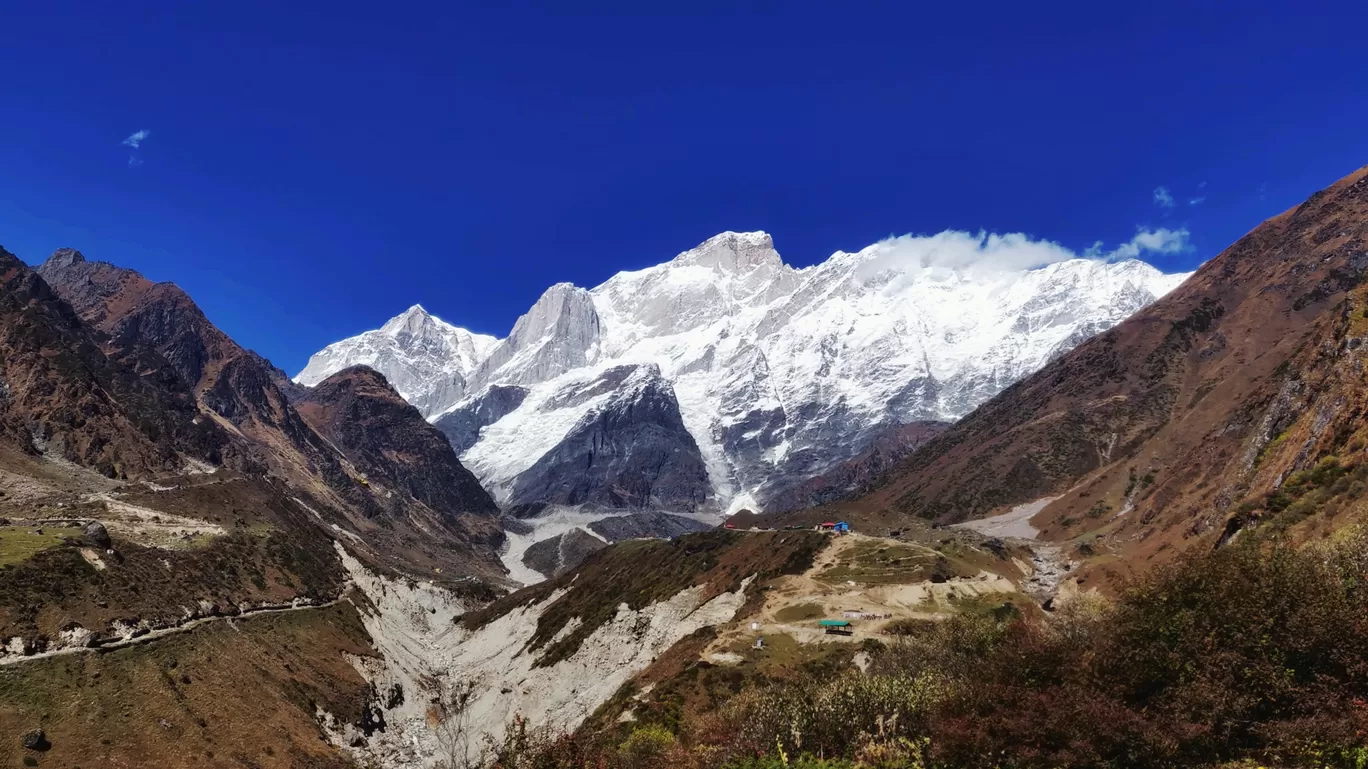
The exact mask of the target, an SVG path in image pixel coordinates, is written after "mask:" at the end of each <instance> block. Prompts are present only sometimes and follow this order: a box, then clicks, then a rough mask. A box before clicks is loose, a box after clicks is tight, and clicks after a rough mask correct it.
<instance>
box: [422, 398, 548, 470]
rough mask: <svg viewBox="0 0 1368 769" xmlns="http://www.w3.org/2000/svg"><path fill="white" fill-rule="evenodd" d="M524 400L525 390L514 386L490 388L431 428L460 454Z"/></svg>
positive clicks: (468, 399)
mask: <svg viewBox="0 0 1368 769" xmlns="http://www.w3.org/2000/svg"><path fill="white" fill-rule="evenodd" d="M526 398H527V388H526V387H518V386H517V385H490V386H489V387H487V388H485V389H484V391H482V392H481V393H480V394H479V395H476V396H475V397H472V398H467V399H465V400H463V401H461V405H459V406H457V407H456V408H453V409H451V410H450V411H447V412H445V413H443V414H442V415H441V416H439V417H438V418H437V420H436V421H435V422H433V424H434V425H436V427H437V429H438V430H441V431H442V434H443V435H445V436H446V437H447V440H449V441H451V447H452V448H454V449H456V453H458V454H463V453H465V451H466V450H467V449H469V448H470V447H471V446H474V445H475V444H476V443H478V442H479V440H480V429H481V428H483V427H486V426H488V425H492V424H494V423H495V422H497V421H499V420H500V419H503V418H504V417H506V416H508V415H509V414H511V413H513V411H515V410H516V409H517V408H518V407H519V406H521V405H522V402H523V401H524V400H525V399H526Z"/></svg>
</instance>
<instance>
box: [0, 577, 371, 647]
mask: <svg viewBox="0 0 1368 769" xmlns="http://www.w3.org/2000/svg"><path fill="white" fill-rule="evenodd" d="M345 593H346V588H344V589H343V596H342V597H339V598H334V599H333V600H331V601H325V602H323V603H310V604H295V603H290V604H282V605H279V606H259V607H257V608H255V609H247V610H245V611H242V612H239V613H237V614H224V615H220V616H217V617H199V618H197V619H192V620H190V621H188V622H185V623H183V624H180V625H173V626H171V627H164V628H157V629H156V630H150V631H148V632H146V633H143V634H142V635H138V636H130V637H128V638H119V639H116V640H113V641H106V642H104V643H101V644H96V645H92V646H66V647H63V648H61V649H51V650H49V651H42V652H36V653H34V654H24V655H9V654H7V655H4V656H0V667H5V666H7V665H20V664H23V663H25V662H33V661H35V660H43V659H51V658H53V657H63V656H66V655H68V654H85V653H89V652H106V651H111V650H114V649H123V648H125V647H129V646H137V645H139V644H145V643H151V642H153V641H156V640H159V639H162V638H166V637H167V636H171V635H175V634H177V633H185V632H189V631H191V630H194V629H195V628H197V627H201V626H203V625H208V624H210V623H212V622H223V621H225V620H227V621H231V620H236V619H251V618H252V617H254V616H256V615H258V614H283V613H285V612H291V611H306V610H309V609H326V608H328V607H329V606H336V605H337V604H339V603H341V602H342V601H345V600H347V599H346V597H345Z"/></svg>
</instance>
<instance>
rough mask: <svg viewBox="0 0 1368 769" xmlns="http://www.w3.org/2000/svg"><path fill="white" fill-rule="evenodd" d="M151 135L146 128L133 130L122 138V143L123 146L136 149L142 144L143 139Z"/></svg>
mask: <svg viewBox="0 0 1368 769" xmlns="http://www.w3.org/2000/svg"><path fill="white" fill-rule="evenodd" d="M151 135H152V132H151V131H149V130H147V129H146V128H144V129H142V130H141V131H134V132H133V133H132V134H129V136H128V138H127V139H124V140H123V145H124V146H125V147H132V148H133V149H137V148H138V147H140V146H141V145H142V143H143V139H146V138H147V137H149V136H151Z"/></svg>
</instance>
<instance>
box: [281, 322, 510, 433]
mask: <svg viewBox="0 0 1368 769" xmlns="http://www.w3.org/2000/svg"><path fill="white" fill-rule="evenodd" d="M498 341H499V340H497V339H495V338H494V337H492V336H489V335H487V334H474V333H471V332H469V331H467V330H465V329H463V328H458V327H456V326H453V325H451V324H450V323H447V322H446V321H443V320H442V319H441V318H437V317H434V316H432V315H429V314H428V312H427V310H424V309H423V307H422V305H417V304H415V305H413V306H412V307H410V308H408V309H407V310H405V311H404V312H403V313H401V314H400V315H397V316H395V317H393V318H390V320H389V322H387V323H386V324H385V325H384V326H382V327H381V328H380V329H379V330H376V331H367V332H366V333H364V334H361V335H359V336H354V337H352V338H350V339H344V340H342V341H340V342H337V343H336V344H330V345H328V346H327V347H324V348H323V349H322V350H319V351H318V352H316V353H314V355H313V357H311V358H309V363H308V365H306V366H305V367H304V370H303V371H301V372H299V375H298V376H296V377H295V378H294V380H295V381H296V382H298V383H299V384H302V385H308V386H309V387H313V386H314V385H316V384H318V383H319V382H322V381H323V380H324V379H327V378H328V377H329V376H331V375H332V374H335V373H337V372H338V371H341V370H342V369H344V368H349V367H351V366H370V367H371V368H373V369H375V370H376V371H379V372H380V373H382V374H384V375H385V378H386V379H388V380H389V382H390V384H392V385H394V389H396V390H398V391H399V394H400V395H402V396H404V399H405V400H407V401H408V402H409V403H412V404H413V405H414V406H415V407H417V409H418V410H419V411H420V412H422V413H423V416H430V415H431V414H432V412H433V411H436V410H440V409H442V408H445V407H446V406H448V405H450V404H452V403H454V402H456V401H458V400H460V399H461V398H463V397H465V395H466V386H467V377H469V376H470V373H471V372H473V371H474V370H475V368H476V367H477V366H479V365H480V363H482V362H483V361H484V360H485V359H486V358H488V357H489V351H490V349H492V348H493V347H494V346H495V344H497V343H498Z"/></svg>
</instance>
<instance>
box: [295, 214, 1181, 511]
mask: <svg viewBox="0 0 1368 769" xmlns="http://www.w3.org/2000/svg"><path fill="white" fill-rule="evenodd" d="M1006 237H1009V238H1010V237H1018V236H1006ZM995 238H996V239H995ZM1004 242H1006V241H1004V240H1003V239H1001V238H997V236H982V235H980V236H974V235H970V234H967V233H953V232H951V233H942V234H940V235H937V236H932V237H929V238H910V239H909V238H901V239H893V240H889V241H884V242H881V243H878V244H875V245H873V246H870V247H868V248H865V249H863V250H861V251H859V252H855V253H846V252H837V253H836V254H834V255H833V256H831V257H830V258H829V259H827V260H826V261H825V262H823V263H821V264H818V265H815V266H812V267H807V268H803V269H795V268H793V267H790V266H789V265H786V264H785V263H784V262H783V261H782V260H781V259H780V257H779V254H778V253H777V252H776V251H775V250H774V245H773V242H772V241H771V239H770V236H769V235H767V234H765V233H762V232H754V233H735V232H727V233H723V234H721V235H718V236H716V237H714V238H711V239H709V240H707V241H706V242H704V243H702V244H701V245H699V246H698V247H696V248H693V249H691V250H689V251H685V252H684V253H682V254H680V255H678V256H677V257H675V258H674V259H672V260H670V261H669V262H666V263H664V264H660V265H656V266H654V267H650V268H647V269H644V270H638V271H632V272H622V273H618V274H617V275H615V276H613V277H612V278H610V279H609V280H608V281H607V282H605V283H603V284H602V285H600V286H598V287H596V288H594V289H592V290H585V289H582V288H578V287H575V286H573V285H570V284H568V283H561V284H557V285H555V286H552V287H551V288H550V289H548V290H547V291H546V293H545V294H543V295H542V297H541V298H540V299H538V300H537V302H536V304H535V305H534V306H533V307H532V309H531V310H529V311H528V313H527V314H526V315H524V316H523V317H521V318H520V319H519V320H518V322H517V324H516V325H515V326H514V328H513V330H512V332H511V333H510V334H509V336H508V337H507V338H506V339H503V340H497V341H496V340H492V339H490V338H489V337H480V338H479V341H478V342H472V343H471V344H470V345H468V346H467V347H466V348H464V349H465V350H466V352H465V354H463V355H457V354H453V353H451V352H448V350H449V349H450V346H448V345H443V344H437V343H434V342H432V341H426V342H424V343H421V344H420V343H417V342H415V341H413V340H415V339H417V338H418V337H420V336H421V337H422V338H423V339H425V340H426V339H429V338H430V337H429V334H428V332H427V331H424V332H422V333H419V332H417V331H410V332H409V333H408V334H407V335H404V334H401V333H396V331H395V329H399V328H408V327H410V326H412V325H414V324H416V325H418V326H422V327H423V328H424V329H426V328H428V326H427V323H428V322H430V323H431V328H442V329H444V331H443V332H442V333H443V334H444V335H443V336H440V337H438V338H441V339H448V338H453V339H454V338H456V334H458V333H459V334H462V335H464V336H463V337H461V338H462V339H475V336H474V335H470V334H469V333H468V332H464V331H463V330H461V329H456V328H454V327H451V326H448V325H446V324H443V323H441V322H440V321H436V320H435V319H433V318H431V317H430V316H427V315H426V313H422V316H423V317H424V318H426V321H421V320H415V319H414V310H410V311H409V312H407V313H405V314H404V315H401V316H399V317H398V318H395V319H394V320H392V321H390V323H387V324H386V325H385V327H384V328H383V329H381V330H380V331H372V332H367V333H366V334H362V335H361V336H359V337H355V338H353V339H349V340H345V341H343V342H338V343H337V344H334V345H331V346H329V347H328V348H326V349H325V350H324V351H322V352H320V353H319V354H318V355H315V356H314V358H313V359H312V360H310V362H309V366H308V368H306V369H305V371H304V372H301V374H300V376H299V377H297V381H299V382H301V383H304V384H309V383H310V382H311V381H317V380H319V379H321V378H322V377H324V376H326V375H327V374H329V373H331V372H332V371H334V370H337V369H341V368H344V367H346V366H350V365H355V364H360V363H364V364H366V365H371V366H373V367H375V368H377V369H378V370H380V371H381V372H382V373H384V374H385V375H386V377H388V378H390V380H391V381H393V382H395V384H396V386H397V387H398V389H399V390H400V392H402V393H404V394H405V397H409V393H410V392H412V393H413V396H412V399H413V400H414V402H415V405H418V406H419V408H420V409H423V410H424V413H425V414H427V415H428V416H429V418H430V419H431V420H432V421H434V422H435V423H436V424H437V426H438V427H439V428H441V429H442V430H443V432H445V433H446V434H447V435H448V437H449V438H451V440H452V442H453V445H455V447H456V449H457V451H458V452H461V459H462V461H463V462H464V463H465V464H466V466H467V467H469V468H470V469H471V470H472V471H473V472H475V473H476V474H477V475H478V476H479V477H480V478H481V480H482V481H483V482H484V483H485V485H486V487H488V488H489V489H490V491H491V492H492V493H493V494H494V495H495V497H496V498H497V499H499V500H500V502H502V503H504V504H505V505H514V506H516V505H522V504H528V503H537V502H552V503H562V504H590V505H597V506H603V507H635V508H650V509H665V510H677V511H696V510H708V509H717V510H723V511H726V510H736V509H740V508H741V507H752V508H754V507H759V506H762V505H763V502H764V500H765V499H766V498H767V497H768V496H770V495H772V494H774V493H776V492H777V491H779V490H782V489H784V488H787V487H790V486H792V485H794V484H796V483H799V482H801V481H803V480H806V479H807V478H810V477H812V476H815V475H818V474H820V473H822V472H824V471H826V470H828V469H830V468H831V467H833V466H835V465H836V464H837V463H839V462H842V461H844V460H846V459H849V458H850V457H852V456H854V455H856V454H858V453H859V452H860V451H862V450H863V449H864V448H865V447H866V446H868V445H869V444H870V442H871V441H872V440H873V439H874V438H875V437H876V436H877V435H878V434H880V433H881V432H882V431H884V430H887V429H889V428H891V427H894V426H896V425H901V424H906V423H909V422H913V421H918V420H954V419H958V418H959V417H961V416H963V415H965V414H966V413H968V412H969V411H971V410H973V408H974V407H976V406H977V405H978V404H980V403H982V402H983V401H985V400H987V399H988V398H990V397H992V396H993V395H995V394H997V393H998V392H999V391H1000V390H1002V389H1003V388H1005V387H1006V386H1007V385H1009V384H1011V383H1012V382H1015V381H1016V380H1017V379H1019V378H1021V377H1022V376H1025V375H1026V374H1029V373H1031V372H1033V371H1035V370H1036V369H1038V368H1040V367H1041V366H1043V365H1044V364H1045V363H1047V362H1048V361H1049V360H1051V359H1052V358H1054V357H1056V356H1058V355H1060V354H1062V353H1064V352H1066V351H1068V350H1069V349H1071V348H1072V347H1073V346H1074V345H1076V344H1078V343H1079V342H1081V341H1082V340H1084V339H1086V338H1088V337H1089V336H1092V335H1093V334H1096V333H1097V332H1099V331H1102V330H1104V329H1106V328H1109V327H1111V326H1112V325H1114V324H1116V323H1118V322H1119V321H1121V320H1122V319H1124V318H1125V317H1127V316H1128V315H1130V314H1131V313H1133V312H1135V311H1136V310H1138V309H1140V308H1141V307H1143V306H1145V305H1146V304H1148V303H1150V302H1152V301H1154V300H1155V299H1156V298H1157V297H1159V296H1162V295H1163V294H1165V293H1167V292H1168V291H1169V290H1171V289H1172V288H1174V287H1175V286H1177V285H1178V284H1179V283H1180V282H1182V281H1183V280H1184V279H1185V278H1186V277H1187V275H1186V274H1178V275H1165V274H1163V273H1161V272H1159V271H1158V270H1156V269H1155V268H1153V267H1151V266H1149V265H1147V264H1145V263H1143V262H1140V261H1137V260H1134V259H1127V260H1124V261H1107V260H1103V259H1091V258H1063V259H1062V260H1057V259H1058V255H1059V253H1060V250H1058V247H1057V246H1053V244H1036V243H1031V242H1025V241H1023V242H1025V243H1026V246H1028V247H1039V248H1041V249H1044V250H1048V249H1046V248H1045V247H1048V248H1052V249H1057V250H1056V251H1054V252H1052V254H1049V255H1042V257H1041V259H1040V262H1047V261H1051V258H1050V257H1051V256H1053V257H1054V258H1055V259H1056V260H1054V261H1051V263H1049V264H1046V265H1045V266H1043V267H1035V266H1018V265H1016V264H1011V263H1007V262H1004V261H1003V260H994V259H993V258H972V259H964V258H961V257H960V256H959V255H962V254H964V253H966V252H968V253H972V254H976V255H984V254H986V255H988V256H989V257H992V256H993V255H995V254H996V253H997V252H996V250H995V249H999V248H1000V247H1002V246H1003V244H1004ZM1007 245H1013V244H1012V243H1008V244H1007ZM1016 245H1020V243H1018V244H1016ZM966 249H967V251H966ZM1018 251H1020V249H1018ZM1031 253H1032V252H1029V251H1028V252H1027V254H1028V256H1029V255H1030V254H1031ZM1066 255H1067V254H1066ZM1038 263H1039V262H1038ZM438 324H440V326H439V325H438ZM476 345H478V346H479V347H481V348H482V349H483V350H484V351H485V352H484V353H483V355H480V354H478V353H476V352H475V350H476Z"/></svg>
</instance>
